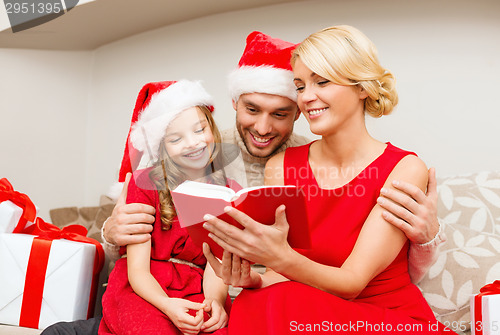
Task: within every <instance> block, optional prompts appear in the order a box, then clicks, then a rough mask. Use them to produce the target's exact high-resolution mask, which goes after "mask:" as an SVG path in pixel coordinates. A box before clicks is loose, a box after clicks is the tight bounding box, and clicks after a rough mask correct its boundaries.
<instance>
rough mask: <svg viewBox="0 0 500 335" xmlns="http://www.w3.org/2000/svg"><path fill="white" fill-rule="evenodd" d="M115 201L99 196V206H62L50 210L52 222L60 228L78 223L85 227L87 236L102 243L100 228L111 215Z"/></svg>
mask: <svg viewBox="0 0 500 335" xmlns="http://www.w3.org/2000/svg"><path fill="white" fill-rule="evenodd" d="M114 206H115V203H114V202H113V201H112V200H111V199H110V198H108V197H106V196H101V199H100V203H99V206H94V207H63V208H55V209H51V210H50V219H51V221H52V223H53V224H54V225H56V226H58V227H60V228H62V227H66V226H68V225H70V224H79V225H82V226H84V227H85V228H87V231H88V233H87V236H88V237H91V238H93V239H96V240H97V241H99V242H101V243H102V238H101V228H102V224H103V223H104V221H105V220H106V219H107V218H108V217H109V216H110V215H111V212H112V211H113V208H114Z"/></svg>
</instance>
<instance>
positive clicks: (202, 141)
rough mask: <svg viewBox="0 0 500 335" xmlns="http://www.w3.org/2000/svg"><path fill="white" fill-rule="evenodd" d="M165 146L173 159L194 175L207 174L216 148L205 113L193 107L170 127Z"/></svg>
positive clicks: (183, 169) (171, 123)
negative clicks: (205, 171) (206, 168)
mask: <svg viewBox="0 0 500 335" xmlns="http://www.w3.org/2000/svg"><path fill="white" fill-rule="evenodd" d="M164 144H165V149H166V151H167V154H168V156H169V157H170V158H171V159H172V161H173V162H174V163H175V164H176V165H177V166H178V167H179V169H180V170H182V171H183V172H184V173H186V174H187V175H188V176H189V177H190V178H192V179H196V178H199V177H201V176H203V175H204V170H205V167H206V166H207V165H208V163H209V162H210V158H211V156H212V153H213V147H214V135H213V133H212V130H211V128H210V125H209V123H208V121H207V118H206V116H205V115H204V114H203V112H202V111H201V110H200V109H198V108H196V107H191V108H189V109H186V110H184V111H182V112H181V113H180V114H179V115H178V116H177V117H176V118H175V119H174V120H173V121H172V122H170V124H169V125H168V127H167V130H166V132H165V139H164Z"/></svg>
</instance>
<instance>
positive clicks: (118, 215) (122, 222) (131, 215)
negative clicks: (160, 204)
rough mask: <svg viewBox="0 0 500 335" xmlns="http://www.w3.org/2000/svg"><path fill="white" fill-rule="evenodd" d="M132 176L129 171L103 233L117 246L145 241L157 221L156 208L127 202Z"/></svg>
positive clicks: (149, 236)
mask: <svg viewBox="0 0 500 335" xmlns="http://www.w3.org/2000/svg"><path fill="white" fill-rule="evenodd" d="M131 177H132V174H131V173H128V174H127V176H126V178H125V183H124V185H123V189H122V192H121V193H120V196H119V197H118V200H117V202H116V205H115V208H114V209H113V212H112V213H111V216H110V217H109V218H108V220H107V221H106V224H105V226H104V229H103V235H104V238H105V239H106V241H108V242H109V243H111V244H114V245H117V246H125V245H128V244H135V243H144V242H146V241H148V240H149V239H150V238H151V234H150V233H151V231H153V226H152V223H154V222H155V216H154V215H155V208H154V207H153V206H149V205H146V204H139V203H132V204H127V203H126V200H127V190H128V183H129V181H130V178H131Z"/></svg>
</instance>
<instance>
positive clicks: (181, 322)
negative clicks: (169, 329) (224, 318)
mask: <svg viewBox="0 0 500 335" xmlns="http://www.w3.org/2000/svg"><path fill="white" fill-rule="evenodd" d="M205 307H206V306H205V304H200V303H198V302H193V301H189V300H186V299H180V298H167V299H166V300H165V304H164V307H163V308H162V311H163V313H164V314H165V315H167V316H168V317H169V319H170V321H172V322H173V324H174V325H175V326H176V327H177V328H178V329H179V330H180V331H181V332H182V333H183V334H188V335H196V334H198V333H199V332H200V331H201V327H202V325H203V309H204V308H205ZM190 310H196V311H197V312H196V316H192V315H191V314H189V311H190Z"/></svg>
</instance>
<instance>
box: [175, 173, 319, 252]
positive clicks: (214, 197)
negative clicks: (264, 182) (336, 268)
mask: <svg viewBox="0 0 500 335" xmlns="http://www.w3.org/2000/svg"><path fill="white" fill-rule="evenodd" d="M171 194H172V200H173V202H174V205H175V209H176V211H177V216H178V218H179V223H180V225H181V227H185V228H186V229H187V230H188V232H189V235H190V237H191V239H192V240H193V241H194V242H195V243H197V244H200V245H201V244H202V243H203V242H207V243H208V245H209V246H210V249H211V250H212V253H213V254H214V255H215V256H216V257H219V258H222V251H223V249H222V248H221V247H220V246H219V245H218V244H217V243H215V242H214V241H213V240H212V239H211V238H210V237H208V231H207V230H206V229H205V228H203V222H205V220H204V219H203V216H204V215H205V214H211V215H213V216H216V217H218V218H220V219H221V220H224V221H226V222H228V223H230V224H232V225H234V226H236V227H238V228H243V227H242V226H241V225H240V224H239V223H238V222H237V221H236V220H234V219H233V218H231V217H230V216H229V215H227V214H226V213H224V207H226V206H232V207H234V208H236V209H238V210H240V211H242V212H244V213H245V214H247V215H248V216H250V217H251V218H252V219H254V220H255V221H257V222H260V223H263V224H268V225H271V224H274V221H275V213H276V208H278V207H279V206H280V205H282V204H284V205H285V207H286V209H285V212H286V217H287V220H288V224H289V225H290V230H289V231H288V242H289V243H290V245H291V246H292V247H293V248H300V249H308V248H310V244H311V242H310V236H309V224H308V221H307V211H306V201H305V194H304V191H303V190H302V189H301V188H298V187H296V186H257V187H249V188H244V189H241V190H239V191H237V192H235V191H234V190H233V189H231V188H229V187H225V186H220V185H214V184H206V183H199V182H195V181H185V182H184V183H182V184H181V185H179V186H178V187H177V188H176V189H174V190H173V191H172V192H171Z"/></svg>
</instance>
